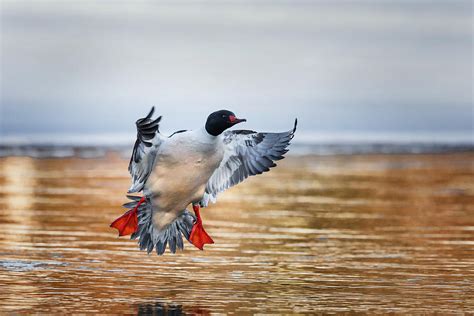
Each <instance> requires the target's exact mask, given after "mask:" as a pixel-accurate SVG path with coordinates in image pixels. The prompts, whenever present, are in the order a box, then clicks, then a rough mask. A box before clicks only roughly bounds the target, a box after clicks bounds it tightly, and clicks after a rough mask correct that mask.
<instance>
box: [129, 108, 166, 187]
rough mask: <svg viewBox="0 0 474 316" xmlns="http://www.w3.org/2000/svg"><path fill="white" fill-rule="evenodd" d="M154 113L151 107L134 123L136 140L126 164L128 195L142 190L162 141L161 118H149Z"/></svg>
mask: <svg viewBox="0 0 474 316" xmlns="http://www.w3.org/2000/svg"><path fill="white" fill-rule="evenodd" d="M154 112H155V107H152V108H151V110H150V113H148V115H147V116H146V117H144V118H141V119H139V120H137V121H136V123H135V124H136V125H137V140H136V141H135V146H133V152H132V157H131V158H130V163H129V164H128V171H129V172H130V175H131V176H132V185H131V186H130V189H129V190H128V192H129V193H133V192H139V191H141V190H142V189H143V186H144V185H145V182H146V180H147V179H148V176H149V175H150V173H151V171H152V168H153V163H154V161H155V157H156V153H157V152H158V147H159V146H160V145H161V143H162V142H163V139H164V137H163V136H162V135H161V134H160V132H159V130H158V128H159V123H160V120H161V116H160V117H158V118H157V119H154V120H153V119H152V118H151V117H152V116H153V113H154Z"/></svg>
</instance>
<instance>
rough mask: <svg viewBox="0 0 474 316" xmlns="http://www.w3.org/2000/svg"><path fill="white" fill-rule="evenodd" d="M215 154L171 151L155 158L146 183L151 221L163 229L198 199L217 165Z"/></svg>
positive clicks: (200, 197)
mask: <svg viewBox="0 0 474 316" xmlns="http://www.w3.org/2000/svg"><path fill="white" fill-rule="evenodd" d="M219 158H221V157H219V154H218V153H217V152H212V153H209V152H208V153H193V154H192V155H189V154H188V155H185V154H184V153H179V152H175V153H173V154H166V153H162V154H161V155H159V157H157V159H158V160H157V161H156V164H155V167H154V170H153V172H152V174H151V175H150V177H149V178H148V181H147V183H146V188H147V189H148V190H151V192H152V195H153V207H154V210H155V211H154V222H155V224H156V225H157V226H161V227H163V226H166V225H168V224H169V223H171V222H172V221H173V220H174V219H175V218H176V216H178V215H179V214H180V213H182V212H183V211H184V210H185V209H186V207H187V206H188V205H189V204H190V203H192V202H198V201H200V200H201V199H202V197H203V195H204V191H205V188H206V184H207V181H208V180H209V178H210V177H211V175H212V173H213V172H214V170H215V168H217V166H218V165H219V163H220V159H219Z"/></svg>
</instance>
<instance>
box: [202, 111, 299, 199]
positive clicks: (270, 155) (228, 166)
mask: <svg viewBox="0 0 474 316" xmlns="http://www.w3.org/2000/svg"><path fill="white" fill-rule="evenodd" d="M296 125H297V120H295V125H294V127H293V129H292V130H289V131H287V132H282V133H257V132H255V131H248V130H234V131H227V132H224V135H223V144H224V148H225V150H224V157H223V159H222V161H221V163H220V165H219V167H218V168H217V169H216V171H214V173H213V174H212V176H211V178H210V179H209V181H208V182H207V185H206V193H205V195H204V198H203V200H202V201H201V204H202V205H203V206H207V204H208V202H209V201H210V200H211V201H215V199H216V197H217V194H219V193H220V192H222V191H225V190H227V189H228V188H230V187H232V186H234V185H236V184H238V183H240V182H242V181H243V180H245V179H246V178H248V177H249V176H253V175H257V174H262V173H264V172H267V171H269V170H270V168H273V167H275V166H276V163H275V161H276V160H280V159H283V158H284V156H283V155H284V154H286V153H287V152H288V149H287V148H288V146H289V145H290V141H291V140H292V139H293V137H294V135H295V131H296Z"/></svg>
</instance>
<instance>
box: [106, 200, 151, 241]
mask: <svg viewBox="0 0 474 316" xmlns="http://www.w3.org/2000/svg"><path fill="white" fill-rule="evenodd" d="M145 200H146V199H145V197H142V198H141V199H140V201H138V203H137V205H136V206H135V207H134V208H133V209H131V210H129V211H127V212H125V214H123V215H122V216H120V217H119V218H117V219H116V220H115V221H113V222H112V224H110V227H114V228H117V230H118V231H119V236H126V235H131V234H133V233H134V232H136V231H137V229H138V207H139V206H140V205H141V204H142V203H144V202H145Z"/></svg>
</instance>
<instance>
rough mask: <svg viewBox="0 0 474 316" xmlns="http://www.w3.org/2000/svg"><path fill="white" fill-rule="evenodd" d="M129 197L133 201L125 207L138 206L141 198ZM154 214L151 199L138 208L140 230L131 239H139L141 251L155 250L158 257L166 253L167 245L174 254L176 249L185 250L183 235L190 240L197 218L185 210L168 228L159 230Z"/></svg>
mask: <svg viewBox="0 0 474 316" xmlns="http://www.w3.org/2000/svg"><path fill="white" fill-rule="evenodd" d="M127 197H128V198H129V199H130V200H132V201H131V202H129V203H126V204H124V205H123V206H124V207H126V208H132V209H133V208H134V207H136V206H137V204H138V202H139V201H140V198H141V197H139V196H132V195H129V196H127ZM152 214H153V206H152V203H151V201H150V200H149V199H147V200H146V203H143V204H141V205H139V206H138V229H137V230H136V232H134V233H133V234H132V236H131V239H138V245H139V246H140V250H146V251H147V252H148V253H150V252H152V251H153V248H155V250H156V253H157V254H158V255H162V254H163V253H164V252H165V250H166V246H167V245H168V246H169V249H170V251H171V252H172V253H175V252H176V249H181V250H183V249H184V244H183V237H182V235H184V237H185V238H186V239H187V240H189V236H190V234H191V230H192V228H193V224H194V221H195V217H194V216H193V215H191V213H189V212H188V210H184V211H183V213H182V214H181V215H179V216H178V217H177V218H176V219H175V220H174V221H173V222H171V223H170V224H169V225H168V226H166V227H165V228H163V229H158V228H156V226H155V225H153V219H152Z"/></svg>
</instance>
